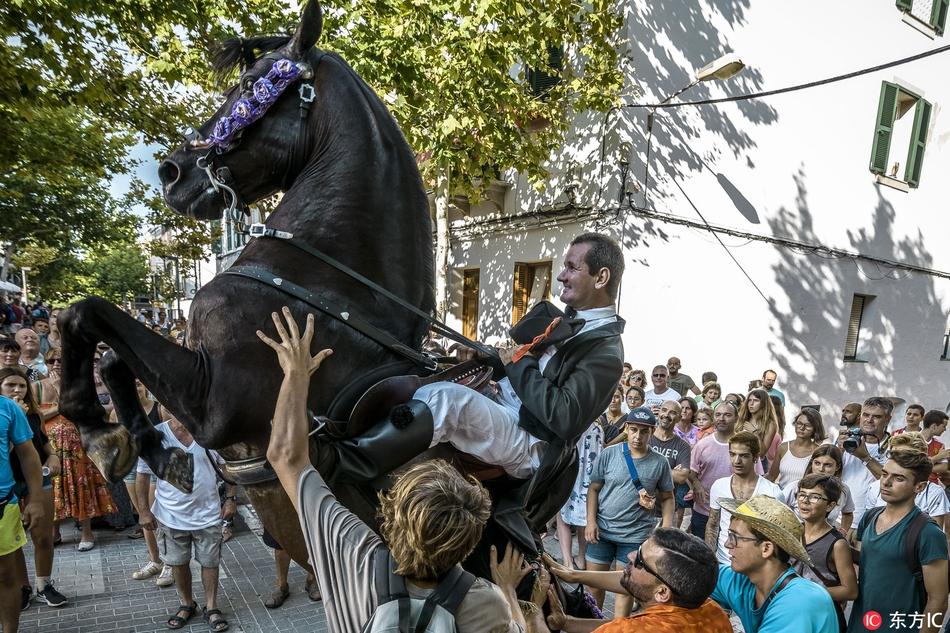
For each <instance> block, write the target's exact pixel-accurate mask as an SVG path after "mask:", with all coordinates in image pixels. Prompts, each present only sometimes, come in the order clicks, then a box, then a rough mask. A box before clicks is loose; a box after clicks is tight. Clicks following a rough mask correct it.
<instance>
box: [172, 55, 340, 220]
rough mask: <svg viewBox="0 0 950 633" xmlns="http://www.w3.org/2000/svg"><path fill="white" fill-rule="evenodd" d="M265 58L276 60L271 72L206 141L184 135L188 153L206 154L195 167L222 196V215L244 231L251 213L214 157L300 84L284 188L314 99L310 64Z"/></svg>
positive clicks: (244, 95)
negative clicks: (298, 104)
mask: <svg viewBox="0 0 950 633" xmlns="http://www.w3.org/2000/svg"><path fill="white" fill-rule="evenodd" d="M324 55H325V53H323V52H322V51H320V52H319V56H318V57H317V60H316V65H319V64H320V61H322V59H323V56H324ZM264 58H265V59H274V60H275V61H274V63H273V65H271V68H270V70H268V71H267V74H265V75H264V76H262V77H258V78H257V79H256V80H255V81H254V84H253V86H252V87H251V89H250V90H244V91H242V93H241V98H240V99H238V100H237V101H235V102H234V105H232V106H231V112H230V114H226V115H223V116H221V117H219V118H218V120H217V121H216V122H215V124H214V128H213V129H212V131H211V134H210V135H209V136H208V137H207V138H205V139H203V138H201V136H200V133H199V132H198V131H197V130H196V129H195V128H193V127H191V128H188V129H187V130H185V132H184V137H185V148H186V149H187V150H190V151H200V150H204V149H207V150H209V151H208V153H207V154H204V155H203V156H199V157H198V159H197V160H196V161H195V166H196V167H198V169H201V170H202V171H204V172H205V175H206V176H207V178H208V182H210V183H211V188H212V189H214V191H216V192H218V193H221V194H222V196H223V197H224V200H225V203H226V204H227V207H226V208H225V213H226V214H227V217H228V218H229V219H230V220H231V221H232V222H233V223H234V224H235V225H236V226H237V227H238V229H239V230H243V227H244V222H243V216H244V215H249V214H250V212H249V210H248V208H247V205H246V204H245V203H244V202H243V201H242V200H241V199H240V196H238V193H237V191H235V187H234V178H233V177H232V176H231V170H230V169H228V168H227V167H226V166H221V167H218V168H215V167H214V157H215V156H220V155H223V154H226V153H228V152H229V151H231V150H232V149H234V148H235V147H237V146H238V145H239V144H240V141H241V136H242V133H243V131H244V129H245V128H247V127H248V126H250V125H252V124H254V123H256V122H257V121H259V120H261V119H262V118H264V115H265V114H267V111H268V110H269V109H270V108H271V106H272V105H274V104H275V103H276V102H277V101H278V99H280V97H281V96H282V95H283V94H284V93H285V92H286V91H287V89H288V88H289V87H290V86H291V85H293V84H294V83H296V82H298V81H301V83H300V87H299V89H298V91H297V92H298V94H299V96H300V117H299V119H298V122H297V135H296V137H295V139H294V146H293V148H292V152H291V161H290V166H289V167H288V170H287V174H286V175H285V177H284V181H285V182H284V183H283V184H286V179H287V176H288V175H289V174H290V173H291V172H292V171H293V168H294V166H295V165H296V164H297V163H298V162H299V160H300V158H299V156H298V154H299V153H300V148H301V147H302V145H303V136H304V135H305V134H306V126H305V121H306V120H307V118H308V115H309V113H310V106H311V104H312V103H313V101H314V99H316V96H317V93H316V90H315V89H314V87H313V84H312V83H309V82H310V80H312V79H313V78H314V76H315V75H316V73H315V71H314V68H313V67H311V65H310V64H308V63H306V62H302V61H301V62H295V61H293V60H290V59H287V58H286V57H278V56H276V55H272V54H271V55H265V56H264Z"/></svg>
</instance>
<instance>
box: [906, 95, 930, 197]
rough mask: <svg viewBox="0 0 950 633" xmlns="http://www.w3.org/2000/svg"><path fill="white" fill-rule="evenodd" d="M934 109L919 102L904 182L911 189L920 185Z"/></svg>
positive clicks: (921, 101)
mask: <svg viewBox="0 0 950 633" xmlns="http://www.w3.org/2000/svg"><path fill="white" fill-rule="evenodd" d="M931 110H932V107H931V105H930V104H929V103H927V102H926V101H924V100H923V99H918V100H917V107H916V108H915V110H914V129H913V132H911V134H910V150H909V151H908V152H907V167H906V168H905V169H904V180H905V181H906V182H907V184H908V185H910V186H911V187H916V186H917V185H918V184H919V183H920V168H921V167H922V166H923V163H924V146H925V145H926V144H927V128H928V127H929V126H930V111H931Z"/></svg>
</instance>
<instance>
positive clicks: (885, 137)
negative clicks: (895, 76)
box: [871, 81, 898, 174]
mask: <svg viewBox="0 0 950 633" xmlns="http://www.w3.org/2000/svg"><path fill="white" fill-rule="evenodd" d="M897 92H898V87H897V85H896V84H892V83H888V82H886V81H883V82H881V99H880V101H879V102H878V105H877V119H876V120H875V124H874V143H873V144H872V145H871V171H872V172H873V173H875V174H884V173H886V172H887V154H888V152H889V151H890V148H891V133H892V132H893V131H894V119H896V118H897Z"/></svg>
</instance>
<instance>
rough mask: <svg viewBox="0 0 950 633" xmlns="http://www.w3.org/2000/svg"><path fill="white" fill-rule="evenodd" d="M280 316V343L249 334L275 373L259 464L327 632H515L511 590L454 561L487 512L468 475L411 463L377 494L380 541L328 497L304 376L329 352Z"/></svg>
mask: <svg viewBox="0 0 950 633" xmlns="http://www.w3.org/2000/svg"><path fill="white" fill-rule="evenodd" d="M283 314H284V318H285V319H286V321H287V325H286V327H285V326H284V324H283V323H281V322H280V320H279V319H278V317H277V314H276V313H275V314H273V318H274V323H275V325H276V326H277V332H278V335H279V338H280V342H277V341H274V340H273V339H271V338H269V337H267V336H266V335H264V334H263V333H262V332H260V331H258V332H257V334H258V336H259V337H260V338H261V340H263V341H264V342H265V343H266V344H267V345H268V346H270V347H271V348H272V349H273V350H274V351H275V352H277V359H278V362H279V363H280V366H281V369H283V371H284V380H283V383H282V384H281V387H280V393H279V395H278V397H277V406H276V409H275V411H274V419H273V424H272V429H271V438H270V445H269V446H268V448H267V460H268V461H269V462H270V464H271V466H272V467H273V469H274V472H275V473H276V474H277V476H278V477H279V479H280V483H281V485H282V486H283V488H284V490H285V491H286V493H287V495H288V496H289V497H290V499H291V501H293V503H294V507H295V508H296V510H297V514H298V516H299V519H300V527H301V529H302V530H303V534H304V539H305V541H306V543H307V552H308V554H309V555H310V562H311V564H312V566H313V570H314V573H315V574H316V576H317V580H318V582H319V584H320V591H321V593H322V594H323V604H324V608H325V609H326V616H327V621H328V624H329V630H330V631H341V632H342V631H346V632H354V633H355V632H357V631H364V632H368V631H402V630H405V631H406V632H407V633H408V631H410V630H411V631H415V632H416V633H423V632H431V633H435V632H450V631H451V632H454V631H458V633H475V632H479V633H481V632H487V633H496V632H497V633H504V632H511V633H517V632H521V631H524V629H525V628H526V623H525V620H524V616H523V615H522V613H521V610H520V608H519V607H518V603H517V598H516V596H514V592H513V591H509V592H503V591H502V590H501V589H500V588H499V587H498V586H496V585H494V584H493V583H491V582H489V581H487V580H485V579H483V578H476V577H475V576H473V575H472V574H469V573H468V572H466V571H464V570H463V569H462V567H461V564H460V563H461V562H462V561H463V560H465V559H466V558H467V557H468V555H469V554H471V553H472V551H473V550H474V549H475V546H476V545H477V544H478V543H479V541H480V540H481V537H482V532H483V529H484V527H485V523H486V522H487V521H488V518H489V516H490V514H491V499H490V498H489V495H488V491H487V490H486V489H485V488H484V487H483V486H482V485H481V484H480V483H478V482H477V481H476V480H475V479H474V478H471V477H465V476H463V475H462V474H461V473H460V472H459V471H458V470H456V469H455V467H453V466H452V465H451V464H449V463H448V462H446V461H444V460H430V461H425V462H421V463H418V464H415V465H413V466H411V467H410V468H408V469H407V470H405V471H404V472H402V473H401V474H400V475H398V477H397V478H396V480H395V482H394V484H393V486H392V488H391V489H390V490H389V491H388V492H385V493H382V494H380V508H379V513H380V516H381V522H380V534H381V535H382V539H380V537H379V536H377V535H376V533H375V532H373V530H371V529H370V527H369V526H368V525H366V524H365V523H363V521H361V520H360V518H359V517H357V516H356V515H355V514H353V513H352V512H350V510H349V509H347V508H346V507H344V506H343V504H341V503H340V502H339V501H338V500H337V499H336V497H335V496H334V495H333V493H332V492H331V491H330V488H329V486H327V484H326V482H325V481H324V480H323V477H322V476H321V475H320V473H319V472H317V470H316V469H314V467H313V465H312V464H311V463H310V457H309V451H308V447H309V442H308V436H307V433H308V431H309V416H308V414H307V397H308V392H309V385H310V376H311V375H312V374H313V373H314V372H315V371H316V370H317V369H318V368H319V367H320V364H321V363H322V362H323V361H324V360H325V359H326V358H327V357H328V356H330V354H331V353H332V352H331V351H330V350H323V351H321V352H318V353H317V354H316V355H315V356H312V355H311V353H310V344H311V341H312V340H313V315H308V316H307V325H306V328H305V330H304V332H303V334H301V333H300V331H299V329H298V327H297V323H296V321H295V320H294V318H293V316H291V313H290V310H289V309H287V308H286V307H285V308H284V309H283ZM510 555H511V553H510V552H509V553H508V555H506V557H505V559H503V561H502V563H501V565H502V567H504V568H506V569H509V570H510V567H511V566H510V565H509V563H511V562H515V563H517V562H518V560H517V556H516V558H515V559H514V561H513V560H512V559H511V557H510ZM515 566H516V567H518V568H521V564H520V563H519V564H517V565H515ZM496 567H497V563H496ZM509 576H510V574H509ZM512 603H513V604H512ZM402 613H406V614H407V616H408V617H406V618H403V617H401V615H402ZM406 622H408V626H407V627H406V628H405V629H403V627H402V626H401V624H404V623H406Z"/></svg>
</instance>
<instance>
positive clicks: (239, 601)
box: [20, 507, 327, 633]
mask: <svg viewBox="0 0 950 633" xmlns="http://www.w3.org/2000/svg"><path fill="white" fill-rule="evenodd" d="M241 509H242V511H244V512H242V515H244V516H246V517H247V520H248V523H249V524H250V525H252V526H255V527H256V521H255V518H254V516H253V514H251V513H249V512H246V508H245V507H242V508H241ZM62 532H63V543H62V544H61V545H59V546H57V548H56V559H55V565H54V580H55V582H56V587H57V588H58V589H59V590H60V591H62V592H63V594H64V595H66V596H67V597H68V598H69V599H70V603H69V604H68V605H67V606H65V607H62V608H59V609H52V608H50V607H48V606H46V605H45V604H42V603H40V604H37V603H36V602H35V601H34V603H33V605H32V606H31V607H30V608H29V610H27V611H25V612H23V614H22V615H21V619H20V630H21V631H23V632H24V633H30V632H33V631H36V632H38V633H52V632H60V631H63V632H70V633H109V632H112V631H115V632H120V633H126V632H133V631H134V632H135V633H139V632H145V631H166V630H167V628H166V626H165V621H166V619H167V618H168V616H169V615H170V614H171V613H172V612H173V611H174V610H175V607H176V606H177V605H178V603H179V601H178V597H177V594H176V592H175V588H174V587H167V588H164V589H163V588H159V587H156V586H155V580H154V578H153V579H150V580H133V579H132V572H134V571H135V570H136V569H138V568H139V567H140V566H141V565H142V564H144V563H145V561H146V560H147V556H146V553H145V542H144V541H142V540H131V539H129V538H126V536H125V533H119V534H116V533H114V532H112V531H111V530H98V531H97V532H96V539H97V542H96V548H95V549H93V550H92V551H89V552H77V551H76V543H77V542H78V540H79V534H78V532H76V531H75V530H73V528H72V526H67V525H65V524H64V525H63V529H62ZM26 557H27V564H28V566H29V568H30V577H31V578H32V577H33V552H32V547H30V546H27V550H26ZM192 565H193V577H194V579H195V592H196V599H197V601H198V604H199V605H200V604H203V600H202V591H201V582H200V576H199V573H200V572H199V569H198V567H197V565H195V563H192ZM305 580H306V574H305V573H304V572H303V571H302V570H301V569H300V568H298V567H297V566H296V565H291V569H290V587H291V592H292V593H291V596H290V598H289V599H288V600H287V602H285V603H284V605H283V606H282V607H281V608H280V609H275V610H271V609H267V608H265V607H264V605H263V604H262V603H261V599H262V598H261V596H266V595H269V594H270V591H271V589H272V587H273V582H274V562H273V554H272V552H271V550H270V549H268V548H267V547H266V546H265V545H264V544H263V543H262V542H261V540H260V538H259V537H258V536H257V535H256V534H255V533H254V532H253V531H251V530H249V529H247V528H246V527H243V526H242V529H241V530H240V531H239V532H238V533H236V534H235V535H234V538H233V539H231V540H230V541H229V542H227V543H225V545H224V547H223V551H222V560H221V581H220V582H221V588H220V590H219V603H220V608H221V610H222V611H223V612H224V615H225V617H226V618H228V620H229V621H230V623H231V629H230V630H231V631H235V632H238V633H241V632H244V633H260V632H264V631H267V632H268V633H270V632H273V631H281V632H287V633H297V632H299V633H303V632H304V631H307V632H308V633H315V632H316V633H319V632H321V631H326V630H327V624H326V618H325V617H324V613H323V606H322V604H321V603H319V602H318V603H313V602H311V601H310V600H309V599H308V598H307V595H306V594H305V593H304V591H303V587H304V582H305ZM181 630H182V631H195V632H197V631H201V632H202V633H204V632H206V631H208V630H209V629H208V625H207V624H206V623H205V622H204V620H202V619H201V617H200V615H199V616H196V617H195V618H194V619H192V621H191V622H190V623H189V626H186V627H185V628H183V629H181Z"/></svg>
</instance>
